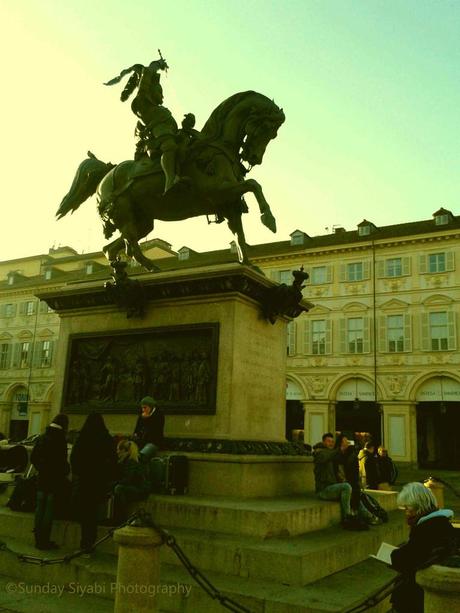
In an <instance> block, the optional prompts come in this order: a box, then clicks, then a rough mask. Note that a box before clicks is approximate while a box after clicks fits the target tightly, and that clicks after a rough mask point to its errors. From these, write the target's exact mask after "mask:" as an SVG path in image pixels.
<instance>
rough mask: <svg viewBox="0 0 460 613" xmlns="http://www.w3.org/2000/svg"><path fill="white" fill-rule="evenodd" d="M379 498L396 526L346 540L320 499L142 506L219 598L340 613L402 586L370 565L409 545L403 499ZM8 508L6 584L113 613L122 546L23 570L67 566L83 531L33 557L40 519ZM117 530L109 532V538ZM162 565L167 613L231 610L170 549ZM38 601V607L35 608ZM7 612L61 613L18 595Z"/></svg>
mask: <svg viewBox="0 0 460 613" xmlns="http://www.w3.org/2000/svg"><path fill="white" fill-rule="evenodd" d="M372 494H373V495H374V496H375V497H376V498H378V500H379V502H380V504H381V505H382V506H383V507H384V508H385V509H386V510H387V511H388V512H389V522H388V523H387V524H383V525H381V526H376V527H373V526H372V527H371V528H370V530H369V531H365V532H349V531H345V530H343V529H342V528H341V527H340V509H339V505H338V503H335V502H327V501H320V500H318V499H316V498H315V496H314V495H313V494H305V495H303V496H295V497H292V496H291V497H286V498H276V499H268V498H267V499H252V500H248V499H238V498H205V497H192V496H157V495H155V496H153V495H152V496H150V498H149V500H148V501H147V502H146V503H144V504H143V505H142V506H143V508H145V509H146V510H148V511H149V512H150V513H151V514H152V517H153V519H154V521H155V522H156V523H157V524H158V525H160V526H161V527H163V528H165V529H167V530H168V531H169V532H170V533H171V534H172V535H173V536H174V537H175V538H176V540H177V542H178V544H179V545H180V547H181V548H182V549H183V550H184V552H185V553H186V555H187V556H188V557H189V558H190V561H191V562H192V564H193V565H195V566H196V567H198V568H199V569H200V570H201V571H202V572H203V573H204V574H205V576H206V577H207V578H208V579H209V581H211V583H213V584H214V586H215V587H216V588H217V589H219V590H221V591H222V592H223V593H224V594H225V595H227V596H229V597H230V598H233V599H234V600H236V601H238V602H239V603H241V604H242V605H244V606H245V607H247V609H248V610H250V611H252V612H254V613H313V612H315V613H319V612H325V611H330V612H333V611H334V612H339V611H344V610H346V609H347V608H348V607H351V606H353V605H355V604H357V603H359V602H360V601H362V600H363V599H364V598H365V597H366V596H369V595H370V594H372V592H374V591H375V590H377V589H378V588H379V587H381V586H382V585H383V584H384V583H385V582H386V581H387V580H388V579H391V577H392V576H393V571H391V570H390V569H389V568H387V567H386V566H385V565H383V564H381V563H380V562H378V561H376V560H374V559H369V555H370V554H372V553H375V552H376V551H377V549H378V547H379V545H380V543H381V542H382V541H385V542H388V543H391V544H394V545H397V544H399V543H401V542H402V541H404V540H405V539H406V538H407V534H406V528H405V525H404V518H403V514H402V513H401V512H400V511H396V510H395V509H396V493H395V492H372ZM5 500H6V494H5V493H4V494H2V496H0V505H1V506H0V542H2V543H4V547H3V548H2V549H1V548H0V575H4V576H6V577H10V578H14V579H15V580H16V581H22V582H26V583H28V584H35V585H36V584H49V585H57V586H64V587H65V588H66V589H67V593H69V592H71V593H72V592H76V591H77V590H78V589H79V590H80V593H81V592H82V591H83V590H85V589H86V592H85V596H84V600H85V602H86V603H87V606H88V607H89V608H90V610H91V611H94V612H96V613H97V612H98V611H100V612H101V613H103V612H104V613H105V612H106V611H110V610H111V607H112V606H113V599H114V596H115V589H117V588H116V585H115V584H116V568H117V548H116V545H115V543H114V542H113V541H112V539H110V540H108V541H106V542H105V543H103V544H101V545H100V546H99V547H98V549H97V550H96V552H95V553H93V554H92V556H91V557H90V558H81V557H80V558H76V559H75V560H73V561H72V562H70V563H66V564H54V565H32V564H26V563H23V562H21V561H19V560H18V558H17V554H31V555H40V556H42V557H43V556H46V557H58V556H62V555H63V554H65V553H69V552H71V551H73V550H75V549H77V548H78V543H79V537H80V532H79V526H78V524H76V523H74V522H69V521H56V522H55V523H54V525H53V535H52V537H53V540H55V541H57V542H58V543H59V544H61V549H60V550H59V551H58V552H56V553H55V552H52V553H51V554H49V552H38V551H37V550H35V548H34V547H33V533H32V527H33V514H31V513H20V512H12V511H10V510H9V509H8V508H7V507H5V506H4V504H5ZM107 530H108V528H104V527H100V529H99V536H103V535H104V534H105V533H106V532H107ZM160 557H161V586H159V587H158V598H159V607H160V611H161V612H164V613H166V612H171V613H172V612H185V613H204V612H208V611H209V612H210V613H214V612H221V611H223V610H224V608H223V607H222V605H221V604H220V603H219V602H217V601H216V600H213V599H211V598H210V597H209V596H208V595H207V594H206V593H205V592H204V591H203V590H202V588H200V587H199V586H197V584H196V583H195V581H194V580H193V579H192V578H191V576H190V575H189V573H188V572H187V571H186V569H185V568H184V566H183V565H182V564H181V562H180V561H179V560H178V558H177V557H176V555H175V554H174V552H173V551H172V550H171V549H170V548H169V547H168V546H167V545H163V546H162V547H161V550H160ZM1 596H2V595H1V594H0V611H1V610H2V600H1ZM32 599H34V605H33V606H30V607H29V608H27V607H28V606H29V604H30V603H31V602H32ZM76 599H77V596H75V597H74V601H73V602H76ZM13 600H14V599H13ZM80 600H81V598H80ZM40 603H42V604H40ZM62 604H64V600H62ZM4 606H5V607H6V606H7V607H8V610H13V611H37V612H40V613H48V611H54V610H59V609H53V608H46V606H45V601H44V600H43V601H40V595H37V596H35V595H34V596H29V601H27V599H26V597H25V596H22V600H21V596H20V595H19V594H17V601H14V602H13V604H12V603H11V599H10V600H8V604H7V605H6V604H5V605H4ZM15 607H16V608H15ZM20 607H22V608H20ZM40 607H41V608H40ZM388 608H389V606H388V603H382V604H381V605H378V606H377V607H375V608H374V609H372V610H374V611H382V612H383V611H386V610H388ZM60 610H68V611H69V613H71V612H72V610H73V609H72V605H66V606H65V608H62V609H60ZM74 610H75V611H77V610H78V611H79V609H77V608H75V609H74Z"/></svg>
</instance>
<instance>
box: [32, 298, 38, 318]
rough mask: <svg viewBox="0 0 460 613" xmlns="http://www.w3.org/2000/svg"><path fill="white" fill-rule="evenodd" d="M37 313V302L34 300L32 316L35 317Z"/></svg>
mask: <svg viewBox="0 0 460 613" xmlns="http://www.w3.org/2000/svg"><path fill="white" fill-rule="evenodd" d="M36 312H37V301H36V300H34V301H33V302H32V314H33V315H35V313H36Z"/></svg>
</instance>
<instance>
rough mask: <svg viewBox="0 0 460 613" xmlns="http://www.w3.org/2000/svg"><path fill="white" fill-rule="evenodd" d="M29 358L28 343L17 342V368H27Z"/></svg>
mask: <svg viewBox="0 0 460 613" xmlns="http://www.w3.org/2000/svg"><path fill="white" fill-rule="evenodd" d="M29 359H30V343H29V342H25V343H19V368H27V366H29Z"/></svg>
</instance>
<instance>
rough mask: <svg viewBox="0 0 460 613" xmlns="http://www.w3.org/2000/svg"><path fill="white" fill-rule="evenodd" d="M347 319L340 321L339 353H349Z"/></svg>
mask: <svg viewBox="0 0 460 613" xmlns="http://www.w3.org/2000/svg"><path fill="white" fill-rule="evenodd" d="M347 321H348V320H347V319H339V351H340V353H348V351H347Z"/></svg>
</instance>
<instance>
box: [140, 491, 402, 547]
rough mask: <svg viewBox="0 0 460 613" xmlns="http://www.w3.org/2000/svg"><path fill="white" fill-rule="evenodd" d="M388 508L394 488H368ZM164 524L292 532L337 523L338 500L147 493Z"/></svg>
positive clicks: (265, 534)
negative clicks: (154, 494) (238, 497)
mask: <svg viewBox="0 0 460 613" xmlns="http://www.w3.org/2000/svg"><path fill="white" fill-rule="evenodd" d="M369 493H371V494H372V496H374V497H375V498H376V499H377V500H378V501H379V503H380V504H381V506H382V507H383V508H384V509H386V510H387V511H391V510H393V509H396V496H397V492H380V491H374V490H369ZM140 506H142V507H143V508H145V509H146V510H147V511H149V512H150V513H151V514H152V517H153V518H154V519H155V521H156V522H158V524H160V525H161V526H164V527H171V528H172V527H179V528H192V529H197V530H200V529H203V527H204V526H205V527H206V530H207V531H209V532H218V533H221V534H233V535H235V534H237V535H250V536H258V537H262V538H271V537H274V536H295V535H297V534H304V533H307V532H314V531H316V530H323V529H325V528H328V527H330V526H333V525H337V524H339V523H340V507H339V505H338V503H337V502H330V501H323V500H319V499H318V498H317V497H316V496H315V495H314V494H312V493H310V494H305V495H304V496H290V497H283V498H280V497H278V498H257V499H249V500H248V499H243V500H241V499H237V498H227V497H226V498H223V497H222V498H217V497H215V498H207V497H203V496H200V497H198V496H197V497H192V496H150V497H149V499H148V500H147V501H146V502H144V503H142V505H140Z"/></svg>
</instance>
